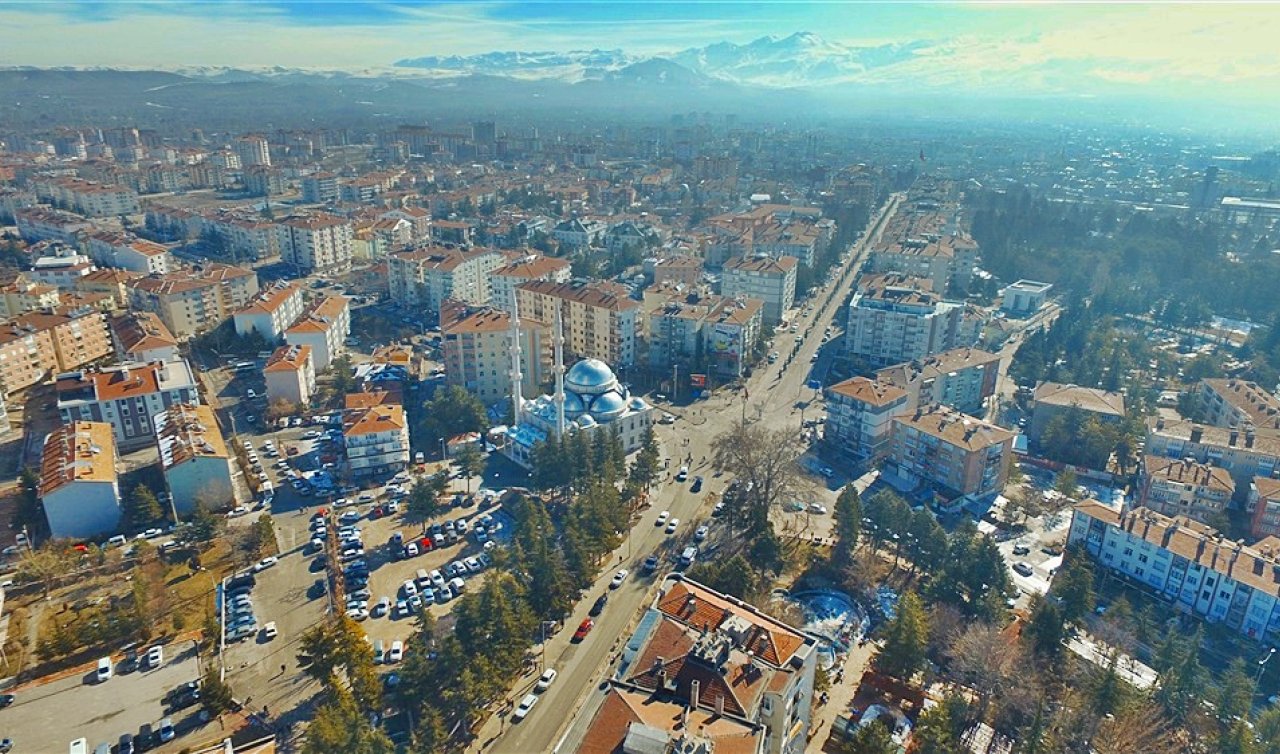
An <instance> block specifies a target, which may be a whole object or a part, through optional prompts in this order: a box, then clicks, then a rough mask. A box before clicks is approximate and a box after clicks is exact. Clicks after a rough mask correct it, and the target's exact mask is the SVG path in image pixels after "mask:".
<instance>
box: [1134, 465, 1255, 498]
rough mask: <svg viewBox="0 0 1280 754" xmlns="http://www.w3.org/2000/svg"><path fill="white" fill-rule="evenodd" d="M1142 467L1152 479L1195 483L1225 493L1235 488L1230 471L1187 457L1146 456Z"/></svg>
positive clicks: (1229, 492)
mask: <svg viewBox="0 0 1280 754" xmlns="http://www.w3.org/2000/svg"><path fill="white" fill-rule="evenodd" d="M1142 468H1143V470H1144V471H1145V472H1146V474H1147V476H1149V477H1151V478H1153V479H1161V480H1164V481H1168V482H1174V483H1177V484H1191V485H1196V486H1197V487H1204V488H1207V489H1209V490H1213V491H1215V492H1226V493H1227V494H1231V493H1233V492H1235V489H1236V484H1235V482H1234V481H1232V479H1231V472H1229V471H1227V470H1226V469H1224V468H1222V467H1221V466H1210V465H1208V464H1204V463H1197V462H1195V461H1193V460H1191V459H1188V458H1165V457H1163V456H1147V457H1146V458H1144V459H1143V462H1142Z"/></svg>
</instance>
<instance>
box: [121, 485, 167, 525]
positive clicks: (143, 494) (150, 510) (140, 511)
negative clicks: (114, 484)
mask: <svg viewBox="0 0 1280 754" xmlns="http://www.w3.org/2000/svg"><path fill="white" fill-rule="evenodd" d="M124 515H125V519H126V520H128V522H129V525H130V526H131V527H133V528H134V529H145V528H146V527H147V526H148V525H149V524H151V523H152V522H155V521H158V520H160V518H161V517H162V516H163V515H164V511H163V510H162V509H161V508H160V501H159V500H157V499H156V495H155V493H154V492H152V491H151V489H150V488H149V487H147V486H146V485H142V484H139V485H138V486H137V487H134V488H133V492H132V493H130V494H129V497H128V498H126V499H125V509H124Z"/></svg>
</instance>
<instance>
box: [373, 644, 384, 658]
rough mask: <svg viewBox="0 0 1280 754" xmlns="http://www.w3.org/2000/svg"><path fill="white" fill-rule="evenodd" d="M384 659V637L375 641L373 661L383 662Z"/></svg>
mask: <svg viewBox="0 0 1280 754" xmlns="http://www.w3.org/2000/svg"><path fill="white" fill-rule="evenodd" d="M382 660H383V654H382V639H378V640H377V641H375V642H374V643H373V661H374V662H377V663H381V662H382Z"/></svg>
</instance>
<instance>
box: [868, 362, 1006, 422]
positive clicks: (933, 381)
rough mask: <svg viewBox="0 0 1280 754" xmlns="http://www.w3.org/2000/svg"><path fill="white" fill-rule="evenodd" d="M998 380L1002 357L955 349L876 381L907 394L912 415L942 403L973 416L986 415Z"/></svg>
mask: <svg viewBox="0 0 1280 754" xmlns="http://www.w3.org/2000/svg"><path fill="white" fill-rule="evenodd" d="M999 376H1000V356H999V355H997V354H994V353H988V352H986V351H982V350H979V349H977V348H953V349H951V350H949V351H943V352H941V353H937V354H934V355H933V356H928V357H926V358H925V359H924V360H923V361H909V362H907V363H905V364H897V365H895V366H891V367H886V368H884V369H881V370H880V371H878V372H876V380H878V381H880V382H885V383H888V384H890V385H896V386H897V387H900V388H902V389H903V390H905V391H907V406H908V410H909V411H915V410H916V408H917V407H919V406H928V405H932V404H935V403H940V404H942V405H943V406H950V407H951V408H954V409H955V410H957V411H959V412H961V413H965V414H970V415H972V416H984V415H985V414H986V412H987V405H988V403H987V402H988V400H989V399H990V398H991V397H992V396H993V395H995V393H996V382H997V381H998V379H999Z"/></svg>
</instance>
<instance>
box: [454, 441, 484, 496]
mask: <svg viewBox="0 0 1280 754" xmlns="http://www.w3.org/2000/svg"><path fill="white" fill-rule="evenodd" d="M485 460H486V458H485V454H484V451H483V450H481V449H480V446H479V445H478V444H476V443H474V442H469V443H467V444H465V445H463V446H462V447H461V448H459V449H458V452H457V453H454V455H453V462H454V463H455V464H457V465H458V470H459V471H461V472H462V473H463V475H464V476H465V477H466V480H467V494H468V495H470V494H471V478H472V477H474V476H479V475H482V474H484V466H485Z"/></svg>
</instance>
